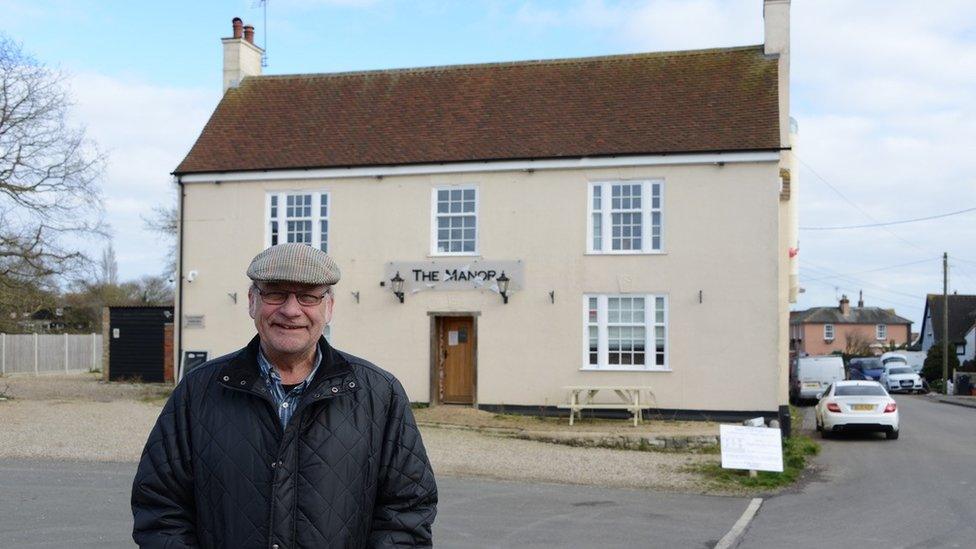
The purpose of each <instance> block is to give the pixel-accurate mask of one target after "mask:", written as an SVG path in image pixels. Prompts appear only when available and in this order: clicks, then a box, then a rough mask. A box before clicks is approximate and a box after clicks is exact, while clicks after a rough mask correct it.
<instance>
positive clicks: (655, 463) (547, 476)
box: [0, 376, 718, 492]
mask: <svg viewBox="0 0 976 549" xmlns="http://www.w3.org/2000/svg"><path fill="white" fill-rule="evenodd" d="M5 385H9V386H10V389H9V390H8V391H7V394H8V395H10V396H12V397H13V399H12V400H7V401H0V458H55V459H68V460H86V461H137V460H138V459H139V456H140V454H141V453H142V447H143V445H144V444H145V441H146V437H147V436H148V434H149V431H150V429H151V428H152V425H153V423H154V422H155V420H156V417H157V416H158V415H159V411H160V410H161V408H162V400H161V399H160V395H161V394H163V393H165V387H161V386H160V387H154V386H150V387H149V388H148V389H147V388H146V386H139V385H135V384H129V385H132V386H131V387H125V386H119V385H116V384H103V383H97V382H95V381H94V379H93V378H91V377H90V376H89V377H78V378H69V379H63V382H58V380H57V379H56V378H40V379H35V378H17V379H13V380H11V379H10V378H0V391H2V390H3V388H4V386H5ZM423 437H424V442H425V444H426V446H427V451H428V453H429V455H430V459H431V463H432V465H433V467H434V470H435V472H436V473H437V474H441V475H451V476H473V477H487V478H495V479H509V480H525V481H537V482H558V483H570V484H593V485H602V486H620V487H634V488H655V489H658V490H672V491H693V492H698V491H701V488H700V484H699V481H698V479H697V477H696V476H695V475H693V474H690V473H686V472H683V471H682V469H683V468H684V467H685V466H686V465H687V464H690V463H696V462H701V461H715V460H717V459H718V456H716V455H691V454H679V453H658V452H635V451H627V450H611V449H605V448H572V447H567V446H563V445H555V444H547V443H543V442H534V441H528V440H517V439H511V438H504V437H496V436H491V435H486V434H482V433H478V432H473V431H467V430H458V429H441V428H435V427H427V428H424V429H423Z"/></svg>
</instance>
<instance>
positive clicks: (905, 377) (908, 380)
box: [881, 362, 923, 393]
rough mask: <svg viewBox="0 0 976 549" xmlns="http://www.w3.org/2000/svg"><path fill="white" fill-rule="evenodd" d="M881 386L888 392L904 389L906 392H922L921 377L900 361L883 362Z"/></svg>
mask: <svg viewBox="0 0 976 549" xmlns="http://www.w3.org/2000/svg"><path fill="white" fill-rule="evenodd" d="M881 386H882V387H884V388H885V389H887V390H888V392H889V393H897V392H901V391H904V392H906V393H912V392H919V393H920V392H922V390H923V389H922V378H921V376H919V375H918V374H916V373H915V370H913V369H912V368H911V366H907V365H905V364H904V363H901V362H895V363H891V362H889V363H888V364H885V367H884V372H882V373H881Z"/></svg>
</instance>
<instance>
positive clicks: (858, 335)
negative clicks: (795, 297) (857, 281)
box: [790, 296, 912, 355]
mask: <svg viewBox="0 0 976 549" xmlns="http://www.w3.org/2000/svg"><path fill="white" fill-rule="evenodd" d="M911 335H912V321H911V320H908V319H907V318H902V317H900V316H898V315H897V314H895V311H894V310H892V309H882V308H881V307H865V306H864V300H863V299H860V300H859V301H858V302H857V307H851V304H850V301H849V300H848V299H847V296H842V297H841V299H840V303H839V305H838V306H836V307H812V308H810V309H807V310H805V311H792V312H790V350H792V351H796V352H798V353H799V354H801V355H804V354H807V355H829V354H831V353H833V352H844V351H846V350H848V349H849V348H851V347H855V346H863V345H867V346H868V347H869V348H870V349H871V350H872V351H873V352H874V353H875V354H881V353H882V352H883V351H884V349H885V348H886V347H889V346H891V345H894V346H896V347H897V346H901V345H907V344H908V343H909V342H910V341H911Z"/></svg>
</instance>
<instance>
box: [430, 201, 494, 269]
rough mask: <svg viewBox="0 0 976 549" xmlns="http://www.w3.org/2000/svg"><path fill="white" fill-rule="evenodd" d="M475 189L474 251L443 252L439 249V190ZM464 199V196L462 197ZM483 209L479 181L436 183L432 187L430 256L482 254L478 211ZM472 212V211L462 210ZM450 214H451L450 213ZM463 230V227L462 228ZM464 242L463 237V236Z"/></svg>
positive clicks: (474, 255) (470, 255)
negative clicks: (449, 183)
mask: <svg viewBox="0 0 976 549" xmlns="http://www.w3.org/2000/svg"><path fill="white" fill-rule="evenodd" d="M467 190H473V191H474V251H473V252H441V251H438V250H437V216H438V213H437V191H467ZM462 200H463V198H462ZM480 210H481V192H480V191H479V190H478V184H477V183H464V184H457V185H436V186H434V187H431V189H430V249H429V250H428V251H429V252H430V255H429V256H428V257H476V256H480V255H481V251H480V250H481V227H480V220H479V217H480V216H479V215H478V212H479V211H480ZM461 213H462V214H471V212H461ZM449 215H450V214H449ZM462 231H463V229H462ZM462 242H463V238H462Z"/></svg>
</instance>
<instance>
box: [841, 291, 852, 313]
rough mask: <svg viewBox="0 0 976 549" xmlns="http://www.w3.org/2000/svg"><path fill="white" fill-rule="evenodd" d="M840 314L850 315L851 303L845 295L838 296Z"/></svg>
mask: <svg viewBox="0 0 976 549" xmlns="http://www.w3.org/2000/svg"><path fill="white" fill-rule="evenodd" d="M840 314H842V315H844V316H847V315H849V314H851V302H850V300H849V299H847V296H846V295H842V296H840Z"/></svg>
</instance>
